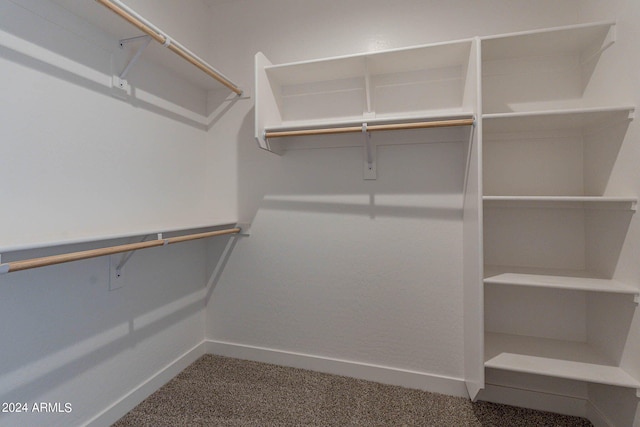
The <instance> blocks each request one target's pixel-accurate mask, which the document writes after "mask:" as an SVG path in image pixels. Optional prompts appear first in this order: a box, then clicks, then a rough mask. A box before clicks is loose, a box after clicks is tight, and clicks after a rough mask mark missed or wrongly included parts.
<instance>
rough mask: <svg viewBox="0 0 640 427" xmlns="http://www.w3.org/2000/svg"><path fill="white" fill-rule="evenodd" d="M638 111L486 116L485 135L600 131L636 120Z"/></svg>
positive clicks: (576, 110) (630, 108)
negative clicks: (600, 129) (575, 130)
mask: <svg viewBox="0 0 640 427" xmlns="http://www.w3.org/2000/svg"><path fill="white" fill-rule="evenodd" d="M634 112H635V107H634V106H630V105H625V106H609V107H591V108H572V109H559V110H543V111H531V112H510V113H492V114H483V115H482V120H483V127H484V132H486V133H503V132H504V133H507V132H533V131H538V130H541V129H545V130H550V129H597V128H598V127H601V126H606V125H608V124H612V123H619V122H623V121H627V120H631V119H633V114H634Z"/></svg>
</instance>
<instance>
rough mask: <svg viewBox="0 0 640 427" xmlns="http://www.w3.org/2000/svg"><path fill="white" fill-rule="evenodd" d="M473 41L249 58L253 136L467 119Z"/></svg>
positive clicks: (471, 111) (473, 78)
mask: <svg viewBox="0 0 640 427" xmlns="http://www.w3.org/2000/svg"><path fill="white" fill-rule="evenodd" d="M477 45H478V42H477V40H476V39H465V40H458V41H452V42H445V43H434V44H429V45H421V46H412V47H406V48H400V49H391V50H386V51H378V52H365V53H359V54H354V55H345V56H338V57H329V58H323V59H314V60H309V61H301V62H290V63H284V64H275V65H274V64H272V63H271V62H270V61H269V60H268V59H267V58H266V57H265V56H264V55H263V54H262V53H257V54H256V57H255V72H256V74H255V76H256V103H255V117H256V120H255V122H256V126H255V137H256V140H257V141H258V144H259V145H260V147H261V148H264V149H266V150H269V151H279V150H273V149H272V148H271V147H270V144H269V142H268V141H267V138H266V136H265V135H266V133H267V132H278V131H285V130H307V129H323V128H334V127H341V126H353V125H358V126H359V125H362V124H363V123H367V124H369V123H371V124H387V123H388V124H392V123H404V122H411V121H432V120H441V119H457V118H472V117H475V108H476V104H477V103H476V98H477V95H478V94H477V90H476V89H477V83H478V75H477V74H478V73H477V69H476V68H477V67H476V64H477V61H478V54H477V52H478V49H477Z"/></svg>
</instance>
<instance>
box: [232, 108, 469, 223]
mask: <svg viewBox="0 0 640 427" xmlns="http://www.w3.org/2000/svg"><path fill="white" fill-rule="evenodd" d="M253 125H254V122H253V110H251V111H250V112H249V113H248V114H247V115H246V117H245V120H244V121H243V123H242V126H241V128H240V130H239V135H238V140H239V144H238V159H239V160H238V174H239V176H238V183H239V184H238V185H239V193H240V195H239V204H240V209H239V211H240V213H241V215H243V216H244V218H243V221H247V222H252V220H253V219H254V218H255V216H256V214H257V212H258V210H259V209H272V210H283V211H292V212H294V211H295V212H319V213H326V214H344V215H356V216H364V217H369V218H370V219H374V218H376V217H399V218H431V219H443V220H445V219H450V220H456V221H459V220H461V219H462V203H463V192H464V179H465V170H466V168H467V163H468V162H467V156H468V146H469V131H468V130H464V129H462V130H454V131H452V130H451V129H448V130H447V131H441V130H438V129H429V130H409V131H397V132H380V133H376V134H373V135H372V136H371V140H372V142H373V143H374V144H376V146H377V157H378V159H377V171H378V176H377V179H376V180H365V179H364V178H363V175H364V168H365V160H364V159H365V152H364V147H363V140H362V136H361V135H358V134H356V135H353V134H349V135H330V136H323V137H296V138H290V140H288V141H287V142H286V144H287V145H286V151H285V152H284V153H283V154H282V155H281V156H279V155H276V154H273V153H268V152H266V151H264V150H261V149H260V148H258V146H257V144H256V142H255V140H254V137H253ZM247 217H249V218H250V220H247V219H246V218H247Z"/></svg>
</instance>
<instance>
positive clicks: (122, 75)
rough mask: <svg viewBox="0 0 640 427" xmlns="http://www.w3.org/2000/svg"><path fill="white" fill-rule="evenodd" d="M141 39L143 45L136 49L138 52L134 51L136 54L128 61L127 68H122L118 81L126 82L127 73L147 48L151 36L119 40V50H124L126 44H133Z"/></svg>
mask: <svg viewBox="0 0 640 427" xmlns="http://www.w3.org/2000/svg"><path fill="white" fill-rule="evenodd" d="M142 39H144V43H142V44H141V45H140V46H139V47H138V50H137V51H136V53H135V54H134V55H133V57H132V58H131V60H129V63H128V64H127V66H126V67H124V70H122V72H121V73H120V75H119V76H118V77H119V78H120V80H126V79H127V74H129V71H131V68H133V66H134V65H135V63H136V62H137V61H138V59H140V55H142V52H143V51H144V50H145V49H146V47H147V46H149V43H151V36H138V37H131V38H128V39H122V40H120V48H124V46H125V45H126V44H127V43H131V42H134V41H137V40H142Z"/></svg>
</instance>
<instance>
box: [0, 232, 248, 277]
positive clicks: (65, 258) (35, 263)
mask: <svg viewBox="0 0 640 427" xmlns="http://www.w3.org/2000/svg"><path fill="white" fill-rule="evenodd" d="M240 231H241V229H240V228H239V227H236V228H230V229H228V230H217V231H209V232H206V233H197V234H188V235H185V236H178V237H170V238H167V239H158V240H150V241H148V242H140V243H131V244H128V245H119V246H110V247H107V248H100V249H91V250H88V251H82V252H71V253H68V254H61V255H53V256H48V257H43V258H33V259H25V260H22V261H13V262H8V263H5V264H0V273H13V272H15V271H21V270H28V269H30V268H38V267H46V266H48V265H55V264H62V263H65V262H71V261H80V260H82V259H88V258H97V257H101V256H105V255H113V254H119V253H124V252H130V251H135V250H138V249H146V248H153V247H155V246H164V245H170V244H173V243H180V242H186V241H189V240H196V239H205V238H207V237H214V236H222V235H225V234H238V233H240Z"/></svg>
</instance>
